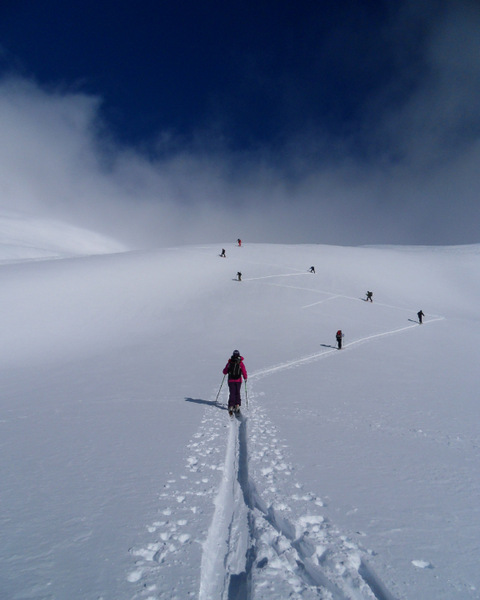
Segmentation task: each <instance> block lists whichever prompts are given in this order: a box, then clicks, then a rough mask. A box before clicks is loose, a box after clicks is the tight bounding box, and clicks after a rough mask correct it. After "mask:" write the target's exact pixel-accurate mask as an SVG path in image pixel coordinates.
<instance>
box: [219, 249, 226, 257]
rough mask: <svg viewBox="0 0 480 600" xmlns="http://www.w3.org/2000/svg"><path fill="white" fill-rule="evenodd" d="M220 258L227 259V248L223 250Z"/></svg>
mask: <svg viewBox="0 0 480 600" xmlns="http://www.w3.org/2000/svg"><path fill="white" fill-rule="evenodd" d="M220 256H221V257H222V258H227V255H226V254H225V248H222V253H221V254H220Z"/></svg>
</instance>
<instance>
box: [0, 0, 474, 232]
mask: <svg viewBox="0 0 480 600" xmlns="http://www.w3.org/2000/svg"><path fill="white" fill-rule="evenodd" d="M479 26H480V7H479V5H478V2H476V1H474V0H457V1H455V2H454V1H453V0H420V1H418V0H415V1H414V0H411V1H407V0H406V1H402V2H394V1H392V0H371V1H362V0H357V1H355V0H345V1H344V2H330V1H328V2H327V1H323V0H320V1H318V2H312V1H311V0H310V1H297V2H284V1H273V0H271V1H257V2H250V1H247V2H246V1H242V2H240V1H238V2H237V1H234V2H202V3H199V2H196V1H193V0H192V1H190V0H188V1H183V2H182V1H179V2H159V1H158V0H157V1H150V0H144V1H141V2H133V1H125V2H118V1H116V2H113V1H110V0H104V1H102V2H98V1H97V2H94V1H93V0H83V1H82V2H79V1H78V2H64V1H60V0H44V1H43V2H36V1H33V0H31V1H28V0H15V1H8V0H6V1H4V2H2V4H1V5H0V75H1V83H2V85H3V87H2V90H0V100H1V97H2V92H3V94H4V98H5V99H6V101H7V105H8V106H9V107H10V108H9V109H8V110H11V109H12V106H13V105H15V106H16V107H17V111H16V113H15V114H16V115H17V116H18V118H19V123H20V122H21V119H20V116H19V115H18V110H19V109H18V107H20V106H24V104H23V103H22V101H21V99H23V100H25V102H26V103H25V107H27V106H28V107H29V108H28V110H30V112H29V113H28V114H27V108H25V112H24V118H25V119H26V121H25V123H27V122H30V121H29V119H30V118H31V117H32V115H33V112H32V111H31V109H32V107H33V106H36V107H37V108H36V110H38V106H40V105H41V106H44V105H46V104H49V103H50V106H51V110H52V112H55V110H57V113H58V103H59V102H60V103H61V104H62V106H64V107H66V106H67V105H68V106H69V109H68V110H72V111H74V112H75V114H76V115H77V116H76V117H75V119H78V118H79V117H78V113H79V112H80V113H82V115H83V116H82V119H83V121H82V119H80V121H82V122H83V123H84V128H85V129H84V131H83V133H82V134H81V135H85V136H87V138H88V141H87V142H81V141H80V138H78V140H79V144H82V143H83V144H84V146H85V143H86V144H87V145H89V146H90V150H89V152H91V153H92V156H91V157H90V159H91V162H92V163H93V162H94V160H97V161H99V162H98V164H97V165H96V166H95V167H94V170H95V174H96V175H98V174H99V173H100V174H101V175H102V177H103V178H105V176H106V174H105V164H106V163H108V164H109V165H110V168H111V172H112V171H113V172H115V175H116V179H115V180H113V181H112V180H111V179H110V181H109V185H112V186H113V187H116V186H117V187H118V186H121V182H124V181H125V179H126V178H127V179H128V186H127V187H128V188H129V189H130V190H131V189H133V188H134V186H135V182H136V183H137V184H138V185H137V190H136V191H137V193H136V194H134V193H133V192H131V196H135V197H136V200H135V202H136V203H137V204H136V208H137V209H138V210H140V208H141V205H142V203H143V204H145V203H146V204H147V205H148V207H149V208H148V211H147V212H148V213H149V215H150V216H149V218H147V219H146V220H147V221H148V222H150V221H151V214H152V212H153V213H155V210H154V209H153V204H162V207H163V209H165V206H167V205H168V206H169V210H168V211H167V213H168V215H169V217H171V216H172V214H173V213H174V212H175V207H176V209H177V210H179V207H180V208H185V207H188V209H189V212H190V213H192V214H193V215H194V216H192V221H196V223H197V225H199V224H200V223H204V224H205V223H208V222H209V220H211V219H209V218H208V217H207V216H206V215H207V213H208V211H209V210H210V209H212V210H213V212H214V213H215V214H216V215H217V217H218V222H217V223H216V230H217V232H218V235H220V232H221V231H222V228H223V229H224V230H225V229H226V230H228V235H230V233H231V235H232V236H233V237H234V239H236V237H238V236H235V232H234V231H233V228H229V227H228V225H226V223H228V222H229V218H230V219H231V218H236V217H237V216H238V211H237V212H233V213H232V214H231V215H228V213H227V212H226V211H225V214H223V218H224V219H223V220H222V219H221V218H220V217H219V213H221V212H223V210H224V208H223V205H224V202H225V201H227V200H229V199H231V198H234V199H235V202H236V203H237V205H239V206H241V208H242V209H243V212H242V215H243V217H242V218H243V220H244V221H245V224H244V226H243V227H244V232H245V233H244V235H243V237H247V238H248V237H252V238H255V239H256V241H261V240H260V239H259V238H263V239H265V241H292V242H293V241H294V242H298V241H319V242H320V241H326V242H328V243H334V242H335V239H336V237H335V235H332V230H335V228H338V229H340V228H341V229H342V231H343V235H342V239H339V240H338V242H339V243H351V244H358V243H427V244H428V243H434V244H441V243H471V242H475V241H478V233H477V230H478V218H479V210H478V204H479V203H478V202H477V198H478V192H479V191H480V181H479V176H478V175H477V171H478V170H479V169H478V168H477V159H478V156H477V154H478V148H479V144H478V140H479V136H480V116H479V111H478V106H479V101H480V66H479V61H478V56H479V55H480V41H479V36H478V31H479ZM12 81H15V82H16V83H15V86H13V88H14V91H12V89H13V88H12ZM19 82H21V84H20V83H19ZM12 94H13V95H14V94H17V95H18V99H17V100H16V101H14V100H13V96H12ZM8 99H10V100H8ZM80 99H81V101H80ZM35 103H36V104H35ZM80 105H81V106H82V108H80ZM56 106H57V108H55V107H56ZM66 110H67V109H66ZM8 114H10V113H9V112H8V111H7V113H5V115H8ZM60 114H61V113H60ZM0 116H1V115H0ZM52 118H53V116H52ZM10 119H11V116H10ZM72 119H73V117H72V118H69V119H66V120H65V119H64V121H63V126H64V130H63V133H62V136H60V137H62V139H65V143H66V144H71V143H72V142H71V138H72V136H74V137H75V135H76V134H78V127H77V128H76V129H75V134H74V132H72V131H70V132H68V126H67V125H68V124H67V121H68V122H70V124H71V123H72V122H73V121H72ZM47 120H48V119H47ZM75 122H76V123H78V122H79V121H78V120H76V121H75ZM30 130H32V127H31V126H30ZM22 131H26V126H25V127H24V128H23V129H22ZM12 135H15V133H14V131H13V129H12ZM42 135H43V134H42ZM44 135H46V136H48V132H45V133H44ZM39 143H40V144H41V142H39ZM84 146H82V147H84ZM30 147H31V143H30ZM52 147H53V146H52ZM99 148H101V151H100V150H99ZM106 149H108V150H106ZM5 152H6V153H7V149H5ZM58 152H59V154H61V155H63V154H64V152H63V150H62V147H61V146H59V147H58ZM102 152H103V153H104V154H103V156H101V157H100V158H99V156H98V155H99V153H102ZM20 154H21V153H19V155H20ZM128 156H129V157H130V159H131V161H130V164H129V166H128V168H127V167H125V165H126V162H127V157H128ZM132 157H133V158H132ZM62 160H63V157H62ZM52 162H53V161H51V163H52ZM140 164H141V166H139V165H140ZM102 169H103V171H102ZM132 170H134V171H135V175H133V176H132V173H131V172H132ZM125 171H128V172H129V175H128V176H127V174H126V173H125ZM10 172H11V169H10V171H9V173H10ZM120 172H121V173H120ZM146 173H148V174H146ZM110 175H111V173H110ZM8 176H9V177H10V175H8ZM28 176H29V177H30V174H29V175H28ZM82 177H83V178H85V174H84V175H82ZM75 179H79V177H75ZM93 179H94V177H92V180H93ZM188 181H189V182H190V186H188V185H187V183H188ZM104 183H105V182H104ZM32 186H33V184H32ZM17 187H18V182H17V184H15V183H12V184H11V185H10V189H16V188H17ZM107 187H108V186H107ZM37 195H39V194H37ZM44 195H45V197H47V196H48V197H51V195H52V192H51V191H50V192H45V194H44ZM64 195H66V196H68V195H69V194H67V193H66V194H64ZM73 195H74V196H75V194H73ZM139 196H140V197H141V200H138V198H139ZM76 197H77V196H76ZM154 198H155V200H154ZM22 199H23V200H25V194H23V196H22ZM131 200H132V198H131V197H129V198H126V199H124V204H125V205H129V204H130V201H131ZM42 202H43V204H45V202H46V201H45V199H41V200H40V201H39V200H38V198H37V199H36V206H38V205H39V204H41V203H42ZM98 202H100V201H98ZM48 203H49V204H50V208H51V204H52V202H51V200H48V202H47V204H48ZM25 204H28V202H26V200H25ZM73 204H75V203H73ZM84 204H85V203H84ZM454 204H455V206H456V208H455V210H453V211H452V206H453V205H454ZM70 206H71V204H70ZM170 208H171V209H172V210H170ZM272 208H274V209H275V216H274V217H272V216H271V214H272ZM96 209H97V207H96ZM299 209H300V210H299ZM55 210H56V211H57V212H62V211H61V207H60V205H59V203H57V206H56V207H55ZM157 210H160V209H159V208H158V207H157ZM65 211H66V209H65V210H64V212H65ZM172 211H173V213H172ZM195 211H197V212H196V213H195ZM255 211H256V213H255ZM67 212H68V211H67ZM98 212H102V211H98V210H97V213H98ZM452 212H453V215H452ZM76 213H77V216H78V214H79V211H78V209H76ZM87 213H88V210H87V209H86V208H85V209H84V210H83V217H84V218H85V215H86V214H87ZM105 213H108V210H107V209H105ZM302 213H303V218H300V216H301V215H302ZM162 214H163V216H162V219H165V214H166V213H165V210H163V213H162ZM352 214H353V215H354V219H352ZM305 215H311V217H312V218H310V219H309V220H310V221H311V222H310V223H308V224H306V223H305V218H304V217H305ZM413 215H414V218H412V216H413ZM200 217H201V218H200ZM158 219H160V217H158ZM154 221H155V219H154ZM173 221H174V222H175V223H177V224H178V223H180V222H181V221H182V219H181V218H180V216H178V215H175V216H174V217H173ZM183 221H185V219H183ZM169 229H170V230H171V228H169ZM197 231H200V232H201V235H207V234H208V235H212V234H213V233H216V232H215V230H214V229H213V228H210V229H208V227H206V228H204V229H201V228H200V229H199V228H198V227H197ZM184 237H185V238H186V239H192V237H195V235H194V234H193V233H192V230H189V231H188V233H186V234H185V235H184ZM197 237H200V235H198V236H197ZM215 237H216V235H215Z"/></svg>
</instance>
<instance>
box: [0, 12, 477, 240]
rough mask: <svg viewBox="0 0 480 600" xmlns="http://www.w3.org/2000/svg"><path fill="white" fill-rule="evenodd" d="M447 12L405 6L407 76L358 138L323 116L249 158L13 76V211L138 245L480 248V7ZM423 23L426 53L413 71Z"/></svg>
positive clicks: (4, 116)
mask: <svg viewBox="0 0 480 600" xmlns="http://www.w3.org/2000/svg"><path fill="white" fill-rule="evenodd" d="M433 5H434V6H435V7H437V8H436V10H435V11H433V12H432V11H431V10H427V9H426V8H425V7H426V6H428V3H427V4H422V3H414V4H408V3H407V4H405V8H404V10H403V12H401V13H400V14H399V13H397V14H396V15H395V23H393V22H392V23H391V26H390V27H389V28H387V29H386V31H385V32H384V35H385V37H390V38H392V37H393V38H395V36H397V37H398V41H397V43H392V45H391V47H392V48H394V49H396V51H397V52H398V57H397V61H398V65H399V68H398V70H397V76H396V77H395V78H394V79H393V80H387V81H385V84H384V85H383V86H382V87H381V88H380V89H378V88H376V89H375V90H372V93H371V94H370V95H369V98H368V102H367V103H366V104H365V105H364V106H363V107H362V111H361V115H362V116H361V119H360V120H359V122H358V124H357V127H356V128H355V130H354V131H349V132H348V133H346V132H342V133H341V134H340V133H338V134H334V133H332V132H331V131H329V132H327V130H326V128H325V129H322V127H321V126H319V125H318V124H317V125H316V126H315V127H312V128H311V129H309V130H305V129H304V130H300V131H298V132H296V133H295V134H292V133H291V132H290V134H289V136H288V138H286V139H284V141H283V142H282V144H280V145H278V144H277V146H276V147H275V148H273V147H272V146H270V147H269V146H267V145H264V146H263V147H260V146H259V147H257V148H256V149H255V150H250V151H234V150H231V149H229V144H228V140H224V139H222V136H221V132H220V133H219V131H218V129H215V130H210V131H209V130H208V129H205V128H203V129H201V130H199V131H197V132H195V133H194V134H193V135H192V137H191V138H190V139H189V140H179V139H176V138H175V135H172V134H171V133H169V132H159V134H158V139H157V144H156V146H155V147H154V148H152V147H151V146H150V147H149V148H148V150H147V149H143V148H131V147H126V146H124V145H120V144H119V143H116V142H115V139H114V137H113V135H112V134H111V132H109V129H108V124H107V123H106V122H105V121H104V120H103V119H102V110H101V107H102V102H101V98H96V97H92V96H88V95H86V94H82V93H78V92H72V91H70V90H69V89H63V90H62V89H58V88H56V89H46V88H45V87H41V86H40V85H37V84H36V83H35V82H33V81H31V80H27V79H25V78H21V77H18V76H12V75H10V76H8V77H5V78H3V79H2V80H1V81H0V122H1V123H2V136H1V138H0V209H2V210H5V211H20V212H24V213H27V214H35V215H39V216H45V217H51V218H56V219H63V220H65V221H68V222H70V223H72V224H75V225H79V226H82V227H89V228H91V229H93V230H97V231H99V232H101V233H104V234H106V235H109V236H112V237H114V238H115V239H118V240H119V241H121V242H123V243H126V244H128V245H129V246H130V247H132V248H141V247H153V246H166V245H168V246H171V245H179V244H185V243H201V242H216V241H218V242H219V243H222V242H223V243H224V242H228V241H229V240H231V241H232V242H233V241H234V240H236V239H237V237H241V238H242V239H244V240H246V241H257V242H258V241H265V242H279V243H280V242H281V243H328V244H343V245H358V244H388V243H392V244H434V245H435V244H462V243H475V242H479V241H480V234H479V229H478V225H479V217H480V202H479V201H478V198H479V193H480V169H479V167H478V165H479V164H480V112H479V110H478V106H479V105H480V67H479V63H478V56H480V40H479V37H478V34H477V32H478V31H479V28H480V10H479V8H478V5H477V4H476V3H473V2H472V3H469V2H463V3H460V4H458V3H456V4H453V3H452V4H450V3H445V4H443V3H438V4H436V3H433ZM439 7H440V8H439ZM416 25H418V27H416ZM415 31H417V32H420V33H421V34H420V33H419V34H418V39H416V40H415V47H416V54H417V59H416V61H415V62H414V63H412V62H411V61H405V64H403V62H402V61H403V54H402V48H403V47H404V45H405V43H406V42H405V40H406V37H407V32H415ZM412 35H413V34H412ZM394 42H395V40H394Z"/></svg>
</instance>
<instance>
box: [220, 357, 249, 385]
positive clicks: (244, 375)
mask: <svg viewBox="0 0 480 600" xmlns="http://www.w3.org/2000/svg"><path fill="white" fill-rule="evenodd" d="M230 360H231V359H230V358H229V359H228V362H227V364H226V365H225V368H224V369H223V371H222V372H223V374H224V375H226V374H227V373H228V367H229V366H230ZM240 370H241V371H242V375H243V378H244V379H245V381H247V379H248V376H247V369H246V368H245V365H244V364H243V356H241V357H240ZM228 381H242V378H241V377H240V379H230V377H229V378H228Z"/></svg>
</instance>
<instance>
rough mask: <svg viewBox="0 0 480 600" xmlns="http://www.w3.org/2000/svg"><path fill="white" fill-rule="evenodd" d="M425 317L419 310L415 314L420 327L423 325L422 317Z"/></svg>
mask: <svg viewBox="0 0 480 600" xmlns="http://www.w3.org/2000/svg"><path fill="white" fill-rule="evenodd" d="M424 316H425V315H424V314H423V310H420V311H418V312H417V317H418V322H419V323H420V325H421V324H422V323H423V317H424Z"/></svg>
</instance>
